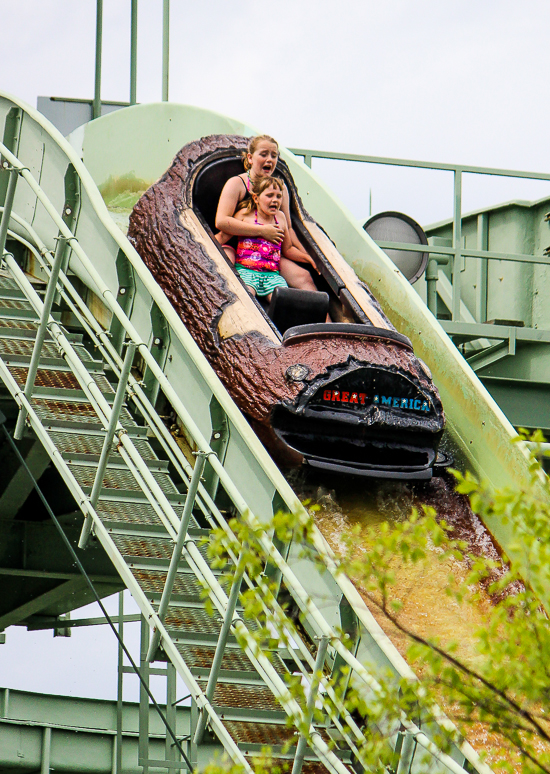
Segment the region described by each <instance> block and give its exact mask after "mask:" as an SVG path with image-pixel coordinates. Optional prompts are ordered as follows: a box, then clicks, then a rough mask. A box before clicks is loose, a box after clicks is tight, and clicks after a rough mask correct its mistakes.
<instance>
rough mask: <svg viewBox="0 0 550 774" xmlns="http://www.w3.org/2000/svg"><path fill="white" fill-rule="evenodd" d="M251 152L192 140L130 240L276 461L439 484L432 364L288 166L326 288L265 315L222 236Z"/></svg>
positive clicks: (224, 139) (231, 141)
mask: <svg viewBox="0 0 550 774" xmlns="http://www.w3.org/2000/svg"><path fill="white" fill-rule="evenodd" d="M247 144H248V139H247V138H245V137H240V136H228V135H213V136H210V137H204V138H202V139H200V140H197V141H195V142H191V143H189V144H187V145H186V146H185V147H184V148H183V149H182V150H181V151H180V152H179V153H178V155H177V156H176V158H175V159H174V161H173V163H172V166H171V167H170V169H169V170H168V171H167V172H166V173H165V175H164V176H163V177H162V178H161V179H160V180H159V181H158V182H157V183H155V184H154V185H153V186H151V188H149V189H148V190H147V191H146V193H145V194H144V195H143V196H142V198H141V199H140V200H139V201H138V203H137V204H136V206H135V208H134V210H133V213H132V215H131V218H130V228H129V232H128V235H129V237H130V239H131V240H132V242H133V244H134V245H135V247H136V249H137V251H138V252H139V254H140V255H141V256H142V258H143V260H144V262H145V263H146V265H147V266H148V268H149V269H150V271H151V272H152V274H153V275H154V277H155V278H156V280H157V282H158V283H159V285H160V286H161V287H162V288H163V290H164V292H165V293H166V295H167V297H168V298H169V299H170V301H171V303H172V304H173V306H174V307H175V309H176V310H177V311H178V313H179V315H180V316H181V319H182V320H183V322H184V323H185V325H186V326H187V328H188V329H189V331H190V333H191V334H192V336H193V337H194V339H195V340H196V342H197V344H198V345H199V347H200V348H201V350H202V351H203V353H204V354H205V355H206V357H207V358H208V360H209V361H210V363H211V364H212V366H213V368H214V369H215V371H216V373H217V374H218V376H219V378H220V379H221V381H222V382H223V383H224V385H225V387H226V388H227V390H228V391H229V393H230V394H231V396H232V397H233V399H234V400H235V402H236V403H237V404H238V406H239V407H240V409H241V410H242V411H243V412H244V413H245V415H246V416H247V417H248V419H249V421H250V423H251V425H252V427H253V429H254V430H255V432H256V433H257V435H258V436H259V438H260V439H261V440H262V442H263V443H264V445H265V446H266V447H267V448H268V450H269V451H270V452H271V454H272V456H273V457H274V458H275V460H276V461H277V462H278V463H279V464H281V465H283V466H297V465H302V464H307V465H309V466H312V467H314V468H321V469H325V470H330V471H334V472H337V473H345V474H352V475H360V476H370V477H379V478H403V479H428V478H431V476H432V475H433V473H434V467H435V468H437V465H438V464H439V460H438V445H439V441H440V438H441V435H442V432H443V428H444V424H445V416H444V412H443V408H442V405H441V400H440V398H439V394H438V391H437V389H436V387H435V385H434V384H433V382H432V379H431V374H430V372H429V369H428V368H427V366H426V365H425V364H424V363H422V361H420V360H419V359H418V358H417V357H415V355H414V352H413V347H412V345H411V342H410V341H409V339H408V338H406V337H405V336H403V335H402V334H400V333H399V332H398V331H396V330H395V328H394V327H393V326H392V324H391V323H390V321H389V320H388V318H387V317H386V316H385V314H384V313H383V312H382V310H381V308H380V305H379V304H378V303H377V301H376V299H375V298H374V296H373V295H372V293H371V291H370V290H369V288H368V287H367V286H366V285H365V284H364V283H363V282H361V281H360V280H359V278H358V277H357V276H356V274H355V273H354V272H353V270H352V269H351V268H350V266H349V265H348V264H347V263H346V262H345V260H344V259H343V257H342V256H341V255H340V254H339V252H338V250H337V248H336V247H335V245H334V244H333V243H332V241H331V240H330V239H329V237H328V236H327V234H326V233H325V232H324V231H323V229H322V227H321V226H319V225H318V224H317V223H316V222H315V221H314V220H313V219H312V218H311V217H310V216H309V215H308V213H307V212H306V211H305V209H304V207H303V204H302V202H301V200H300V197H299V196H298V192H297V190H296V186H295V184H294V181H293V179H292V176H291V174H290V172H289V169H288V167H287V165H286V164H285V163H284V161H282V160H280V161H279V163H278V165H277V170H276V173H275V174H276V175H278V176H279V177H281V178H283V179H284V181H285V183H286V186H287V188H288V191H289V195H290V202H291V215H292V222H293V226H294V229H295V231H296V233H297V235H298V237H299V239H300V241H301V242H302V244H303V245H304V247H305V248H306V249H307V251H308V253H309V254H310V255H311V256H312V258H313V259H314V261H315V263H316V265H317V268H318V269H319V271H320V274H319V275H315V276H314V281H315V283H316V286H317V288H318V292H317V293H313V292H306V291H299V290H292V289H280V288H278V289H277V290H276V292H275V293H274V294H273V299H272V301H271V304H270V305H269V307H267V308H266V307H264V306H263V305H262V304H261V303H260V302H259V301H258V300H256V299H255V298H253V297H252V296H251V295H250V294H249V293H248V291H247V290H246V287H245V285H244V284H243V282H242V281H241V279H240V278H239V276H238V275H237V273H236V272H235V270H234V268H233V267H232V266H231V264H230V262H229V261H228V260H227V258H226V256H225V253H224V252H223V250H222V249H221V248H220V246H219V245H218V243H217V242H216V241H215V240H214V239H213V233H214V231H215V225H214V221H215V214H216V209H217V204H218V199H219V195H220V193H221V190H222V188H223V186H224V184H225V182H226V181H227V180H228V178H230V177H231V176H233V175H237V174H240V173H242V171H243V166H242V160H241V154H242V151H243V150H244V149H245V148H246V147H247ZM327 311H328V312H329V313H330V318H331V320H333V321H334V322H331V323H326V322H324V320H325V319H326V313H327Z"/></svg>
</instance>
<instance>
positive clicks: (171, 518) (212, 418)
mask: <svg viewBox="0 0 550 774" xmlns="http://www.w3.org/2000/svg"><path fill="white" fill-rule="evenodd" d="M2 122H3V123H4V140H3V142H2V143H1V144H0V151H1V153H2V171H1V172H0V203H3V207H2V219H1V221H0V253H1V254H3V258H4V267H5V268H4V270H3V271H2V274H1V276H0V378H1V380H2V382H3V383H4V386H5V388H6V390H7V391H8V392H9V394H10V395H11V397H12V399H13V401H15V402H16V404H17V407H18V417H17V421H16V422H15V429H14V431H13V432H14V435H15V438H17V439H20V438H22V437H24V436H29V435H31V436H32V437H33V438H34V437H35V438H37V439H38V440H39V441H40V443H41V445H42V447H43V449H44V450H45V451H46V452H47V455H48V457H49V459H50V460H51V461H52V463H53V464H54V465H55V467H56V468H57V470H58V471H59V473H60V475H61V477H62V479H63V481H64V483H65V485H66V486H67V487H68V490H69V491H70V493H71V495H72V497H73V498H74V501H75V503H76V505H77V506H78V508H79V509H80V510H81V511H82V514H83V516H84V520H83V522H82V532H81V537H80V546H81V548H85V547H86V545H87V544H88V543H89V540H90V535H91V534H92V533H93V534H94V535H95V539H97V540H98V541H99V542H100V543H101V545H102V546H103V549H104V551H105V552H106V554H107V555H108V557H109V558H110V560H111V562H112V564H113V565H114V567H115V568H116V571H117V573H118V574H119V576H120V579H121V581H122V582H123V584H124V585H125V586H126V587H127V588H128V589H129V590H130V591H131V593H132V595H133V597H134V599H135V601H136V602H137V604H138V606H139V608H140V610H141V613H142V615H143V617H144V619H145V620H146V622H147V623H148V625H149V627H150V632H151V636H150V641H149V642H148V643H147V642H146V643H145V651H146V652H147V656H146V658H145V659H144V663H150V662H152V661H154V660H155V659H161V660H166V659H168V660H169V662H171V663H172V664H173V665H174V667H175V669H176V670H177V672H178V673H179V675H180V676H181V678H182V679H183V681H184V683H185V685H186V686H187V688H188V690H189V694H190V696H191V699H192V702H193V711H194V715H193V718H194V719H193V722H192V728H191V734H190V738H189V739H188V740H187V745H188V748H187V749H188V752H187V755H188V758H189V759H190V761H191V763H192V765H193V766H195V765H203V764H205V763H206V762H207V761H208V760H210V759H211V756H212V753H213V751H214V750H215V749H216V748H217V749H220V748H223V750H225V752H226V753H227V754H228V755H229V757H230V759H231V760H232V761H234V762H235V763H240V764H241V765H242V766H243V767H244V769H245V770H247V771H251V759H252V758H253V757H254V756H255V755H258V754H259V753H260V752H261V750H262V748H263V747H264V746H266V745H269V746H270V747H271V748H272V752H273V755H274V757H275V758H276V759H277V760H278V761H279V762H282V763H284V764H285V765H287V766H288V770H289V771H290V769H292V774H300V771H304V772H321V771H325V770H327V771H330V772H332V774H349V772H352V771H358V772H359V771H361V770H362V769H363V768H364V766H363V764H362V755H361V745H362V743H363V742H364V740H365V738H368V735H369V726H368V722H367V720H366V719H365V718H358V717H356V716H353V717H352V716H350V715H349V713H348V712H347V711H346V708H345V706H344V704H343V702H342V699H341V698H339V697H338V696H337V695H336V694H335V692H334V690H333V688H332V687H331V678H332V677H334V676H338V675H339V674H342V669H343V668H345V670H346V671H349V675H350V677H349V679H350V680H351V681H353V684H354V685H355V686H358V687H360V688H361V690H362V691H363V692H364V695H365V696H367V697H368V696H373V695H374V694H376V692H377V691H378V690H379V684H378V676H379V675H381V674H382V673H383V672H385V671H386V670H387V669H390V670H391V671H392V672H393V673H394V674H396V675H400V674H401V675H406V674H410V673H409V672H408V668H407V666H406V664H405V663H404V662H403V661H402V659H401V658H400V657H399V655H398V654H397V652H396V651H395V650H394V649H393V647H392V646H391V644H390V643H389V642H388V641H387V639H386V638H385V637H384V635H383V634H382V632H381V631H380V630H379V628H378V627H377V625H376V623H375V622H374V620H373V619H372V617H371V615H370V613H369V611H368V609H367V608H366V606H365V604H364V603H363V601H362V600H361V598H360V596H359V594H358V593H357V591H356V590H355V588H354V587H353V586H352V584H351V583H350V582H349V581H348V580H347V579H346V578H344V577H342V576H341V575H337V574H336V573H335V563H334V559H333V557H332V555H331V553H330V550H329V549H328V547H327V545H326V543H325V542H324V540H323V538H322V537H321V535H320V534H318V533H315V534H314V543H315V545H314V550H315V551H316V552H317V560H315V561H313V560H311V559H307V558H305V557H304V556H303V553H302V551H301V546H300V544H299V542H294V543H292V544H291V545H282V544H280V543H279V542H278V541H277V540H274V539H272V537H271V535H270V534H269V533H268V532H267V531H265V530H262V527H261V525H262V523H265V524H268V523H269V522H270V521H271V519H272V517H273V514H274V513H277V512H280V511H283V512H284V511H286V512H292V513H296V514H298V515H300V514H303V516H304V518H305V513H304V511H303V508H302V506H301V504H300V503H299V501H298V500H297V498H296V497H295V495H294V493H293V492H292V490H291V489H290V487H289V486H288V484H287V483H286V481H285V480H284V479H283V477H282V476H281V475H280V473H279V471H278V470H277V468H276V467H275V465H274V464H273V463H272V461H271V460H270V459H269V457H268V456H267V454H266V452H265V450H264V449H263V447H262V446H261V445H260V443H259V442H258V440H257V439H256V438H255V436H254V435H253V433H252V432H251V430H250V428H249V426H248V424H247V423H246V421H245V419H244V418H243V417H242V416H241V414H240V412H239V411H238V409H237V408H236V407H235V406H234V404H233V403H232V402H231V400H230V399H229V397H228V396H227V394H226V392H225V390H224V388H223V387H222V385H221V384H220V382H219V381H218V380H217V378H216V376H215V375H214V374H213V372H212V371H211V369H210V367H209V365H208V364H207V363H206V361H205V359H204V358H203V356H202V354H201V353H200V352H199V351H198V349H197V347H196V345H195V344H194V342H193V341H192V340H191V339H190V337H189V335H188V333H187V331H186V329H185V328H184V326H183V324H182V323H181V321H180V320H179V318H178V317H177V315H176V313H175V312H174V310H173V309H172V308H171V306H170V304H169V303H168V301H167V299H166V298H165V297H164V295H163V293H162V291H161V290H160V289H159V288H158V287H157V285H156V283H155V282H154V281H153V279H152V278H151V276H150V275H149V273H148V271H147V270H146V268H145V267H144V266H143V264H142V263H141V261H140V259H139V257H138V256H137V254H136V253H135V251H134V250H133V248H132V246H131V244H130V243H129V242H128V241H127V240H126V239H125V237H124V236H123V235H122V234H121V233H120V232H119V231H118V230H117V228H116V226H115V225H114V224H113V223H112V221H111V220H110V217H109V215H108V213H107V211H106V210H105V208H104V205H103V203H102V201H101V197H100V195H99V192H98V191H97V189H96V187H95V185H94V184H93V182H92V181H91V179H90V177H89V175H88V174H87V172H86V169H85V168H84V167H83V165H82V164H81V162H80V161H79V159H78V158H76V156H75V154H74V152H73V151H72V149H71V148H70V146H68V144H67V143H66V142H65V141H64V140H63V138H62V137H61V136H60V135H59V134H58V133H57V132H56V130H55V129H53V127H51V126H50V125H48V123H47V121H46V120H45V119H44V118H43V117H41V116H40V115H39V114H37V113H36V112H35V111H33V110H32V109H30V108H27V107H26V106H24V105H22V104H21V103H19V102H17V101H15V100H13V99H11V98H8V97H0V124H1V123H2ZM2 178H3V180H4V181H5V182H2ZM6 240H7V243H6ZM6 244H7V248H8V249H6V248H5V245H6ZM10 250H11V251H12V252H13V254H12V252H10ZM14 255H17V257H18V259H16V257H14ZM25 269H26V270H27V271H25ZM40 280H41V281H40ZM44 291H45V292H44ZM61 320H63V321H64V324H62V322H61ZM70 330H78V331H79V332H78V333H74V332H69V331H70ZM161 412H163V414H162V415H161ZM168 414H169V415H170V420H169V422H168V424H167V422H166V421H165V420H166V416H167V415H168ZM169 425H171V426H172V427H174V426H176V427H177V433H179V434H180V435H179V437H178V435H177V434H176V432H174V431H173V430H171V429H170V427H169ZM228 515H231V516H236V517H237V518H238V519H240V520H242V521H243V522H244V523H246V524H247V525H249V526H250V527H251V528H252V529H254V530H255V531H256V532H255V534H256V536H257V542H258V549H259V551H260V552H261V554H262V556H263V561H265V567H266V574H265V576H260V577H259V578H254V577H251V576H250V575H249V574H248V573H247V567H246V564H245V562H244V560H243V557H245V556H246V552H245V547H244V546H241V549H240V551H241V552H240V553H239V550H237V551H235V546H236V545H238V541H237V538H236V536H235V535H234V534H233V532H232V530H231V527H230V526H229V523H228V520H227V516H228ZM0 517H1V514H0ZM213 529H218V530H219V529H221V530H222V534H223V535H224V536H225V540H226V545H227V557H228V561H229V563H230V564H231V565H232V566H233V573H234V575H233V582H232V585H231V588H230V589H226V588H225V587H224V586H223V585H222V582H221V578H220V576H219V572H220V571H219V570H218V569H215V567H213V566H211V563H210V562H209V559H208V552H207V546H208V541H209V539H210V536H211V533H212V530H213ZM319 559H320V560H321V561H318V560H319ZM269 577H277V579H278V580H279V582H280V584H282V585H283V586H284V589H285V592H286V593H287V594H288V595H289V596H290V599H291V600H292V602H293V604H294V606H295V607H296V609H297V610H298V611H299V620H300V623H299V626H296V625H295V623H294V621H293V620H292V619H291V618H290V617H289V616H288V615H287V614H286V613H285V612H284V610H283V608H282V607H281V606H280V604H279V602H278V601H277V599H275V598H273V597H272V598H270V596H269V593H268V592H267V580H268V578H269ZM246 588H251V589H253V590H254V592H255V593H256V594H257V595H258V598H259V599H261V600H263V602H262V605H263V608H264V613H265V615H266V617H267V619H268V621H269V626H270V628H271V629H272V632H273V639H274V640H275V641H276V643H277V644H276V646H275V647H274V649H273V645H272V644H271V645H269V646H268V645H267V644H265V643H263V642H261V641H259V640H258V638H257V637H256V636H255V635H256V632H257V629H258V622H257V621H256V620H247V619H244V618H243V616H242V610H241V609H240V607H239V593H240V591H241V589H246ZM205 597H207V598H208V600H209V603H210V605H211V606H212V608H213V609H214V611H215V615H214V616H213V617H212V616H210V615H209V614H208V613H207V612H206V609H205ZM143 645H144V643H143V642H142V649H143ZM285 675H298V676H300V675H301V679H302V683H303V684H304V685H305V688H306V690H305V696H306V699H305V701H304V702H302V703H300V702H298V701H297V700H296V699H295V698H294V697H293V695H292V694H291V692H290V691H289V689H288V687H287V683H286V682H285V679H284V678H285ZM342 679H343V678H342ZM314 707H317V708H320V709H321V714H322V718H323V719H322V721H319V720H318V719H317V718H316V719H315V721H314V719H313V716H314V712H313V710H314ZM289 719H290V723H289V722H288V720H289ZM388 745H389V746H390V747H391V748H392V749H393V750H394V752H395V770H396V771H397V772H415V771H421V770H422V771H425V770H426V769H425V766H424V762H423V759H424V756H426V754H429V756H430V758H431V764H430V771H433V772H455V774H459V773H460V772H464V771H479V772H484V771H485V772H487V771H488V769H487V767H486V766H484V765H483V764H482V763H481V762H480V761H479V759H478V757H477V755H476V754H475V752H474V751H473V750H472V749H471V748H470V746H469V745H468V744H467V743H464V744H462V745H460V746H453V748H452V751H451V752H450V754H446V753H443V752H442V751H440V750H438V749H437V747H436V746H435V745H434V743H433V742H432V741H431V739H430V731H429V730H427V731H424V730H423V729H421V728H419V727H418V725H416V724H415V723H414V722H412V721H411V720H408V719H406V718H403V719H402V723H401V729H400V730H399V731H398V732H396V733H392V734H391V735H390V737H389V738H388ZM178 757H179V756H176V755H172V756H171V758H170V760H167V761H166V762H165V763H159V762H158V761H157V762H151V761H148V760H147V759H146V758H144V759H143V760H142V761H141V764H142V765H143V767H144V771H146V770H148V767H149V766H153V764H155V766H156V767H157V768H158V767H159V766H162V765H164V766H166V767H167V768H168V769H178V768H180V769H185V768H188V765H187V764H186V763H185V762H184V761H181V760H179V759H178Z"/></svg>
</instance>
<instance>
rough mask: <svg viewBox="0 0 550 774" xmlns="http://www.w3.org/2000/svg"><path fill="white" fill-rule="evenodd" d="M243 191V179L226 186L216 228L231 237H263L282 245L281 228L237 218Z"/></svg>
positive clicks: (232, 180)
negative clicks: (236, 214)
mask: <svg viewBox="0 0 550 774" xmlns="http://www.w3.org/2000/svg"><path fill="white" fill-rule="evenodd" d="M242 191H243V182H242V178H239V177H238V176H237V177H231V178H229V180H228V181H227V183H226V184H225V185H224V187H223V190H222V192H221V195H220V200H219V202H218V209H217V212H216V228H219V229H220V231H223V232H224V233H225V234H230V235H231V236H251V237H263V239H267V240H269V241H270V242H275V244H280V243H281V242H282V239H283V233H282V230H281V229H280V227H279V226H275V225H262V224H259V223H247V222H246V221H240V220H237V218H235V217H234V216H235V210H236V209H237V205H238V203H239V202H240V201H241V198H242V197H241V193H242Z"/></svg>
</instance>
